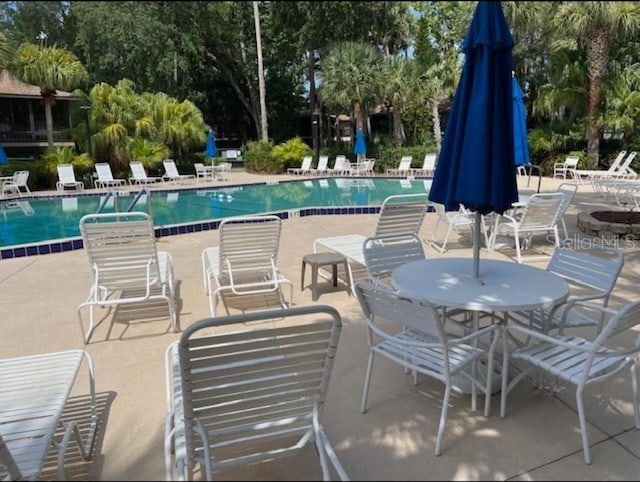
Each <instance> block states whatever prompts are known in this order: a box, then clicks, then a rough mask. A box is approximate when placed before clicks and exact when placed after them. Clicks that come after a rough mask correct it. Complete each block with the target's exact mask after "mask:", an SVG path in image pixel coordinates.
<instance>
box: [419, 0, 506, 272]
mask: <svg viewBox="0 0 640 482" xmlns="http://www.w3.org/2000/svg"><path fill="white" fill-rule="evenodd" d="M462 48H463V51H464V53H465V64H464V68H463V70H462V75H461V76H460V81H459V83H458V87H457V89H456V93H455V96H454V99H453V107H452V109H451V113H450V115H449V120H448V122H447V127H446V130H445V135H444V139H443V141H442V150H441V152H440V156H439V159H438V165H437V167H436V171H435V174H434V179H433V184H432V186H431V190H430V193H429V199H430V200H431V201H433V202H437V203H440V204H444V206H445V209H447V210H449V211H451V210H456V209H458V208H459V206H460V204H463V205H464V206H465V207H466V208H468V209H470V210H472V211H475V212H476V222H475V236H474V273H475V275H476V277H479V259H480V215H481V214H488V213H490V212H497V213H500V214H502V213H503V212H504V211H506V210H507V209H509V208H510V207H511V204H512V203H513V202H515V201H517V199H518V188H517V184H516V167H515V161H514V149H513V146H514V144H513V99H512V84H511V70H512V68H511V67H512V55H511V49H512V48H513V38H512V37H511V33H510V32H509V26H508V25H507V21H506V19H505V17H504V12H503V11H502V7H501V6H500V2H478V5H477V7H476V10H475V12H474V14H473V19H472V20H471V25H470V27H469V31H468V32H467V36H466V38H465V39H464V42H463V44H462Z"/></svg>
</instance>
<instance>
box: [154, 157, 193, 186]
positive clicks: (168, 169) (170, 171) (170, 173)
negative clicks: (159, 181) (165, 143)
mask: <svg viewBox="0 0 640 482" xmlns="http://www.w3.org/2000/svg"><path fill="white" fill-rule="evenodd" d="M162 165H163V166H164V176H162V177H163V178H164V179H166V180H167V181H170V182H180V183H183V182H185V181H187V182H188V181H193V180H194V179H195V176H194V175H193V174H180V173H179V172H178V168H177V167H176V163H175V162H174V160H173V159H165V160H164V161H162Z"/></svg>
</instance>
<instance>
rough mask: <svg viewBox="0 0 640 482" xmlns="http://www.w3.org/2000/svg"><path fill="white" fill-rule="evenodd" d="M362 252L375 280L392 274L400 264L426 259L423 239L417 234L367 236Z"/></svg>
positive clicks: (370, 274)
mask: <svg viewBox="0 0 640 482" xmlns="http://www.w3.org/2000/svg"><path fill="white" fill-rule="evenodd" d="M362 252H363V254H364V260H365V265H366V267H367V271H368V273H369V277H370V278H372V279H374V280H379V279H380V278H381V277H383V276H389V275H391V272H392V271H393V270H394V269H395V268H397V267H398V266H400V265H403V264H406V263H409V262H411V261H418V260H423V259H425V254H424V248H423V247H422V241H420V238H419V237H418V236H416V235H415V234H401V235H399V236H379V237H375V236H374V237H370V238H367V239H365V241H364V243H363V245H362Z"/></svg>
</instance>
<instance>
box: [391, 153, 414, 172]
mask: <svg viewBox="0 0 640 482" xmlns="http://www.w3.org/2000/svg"><path fill="white" fill-rule="evenodd" d="M412 162H413V156H402V158H401V159H400V164H399V165H398V167H397V168H396V169H387V174H395V175H408V174H411V173H412V170H411V163H412Z"/></svg>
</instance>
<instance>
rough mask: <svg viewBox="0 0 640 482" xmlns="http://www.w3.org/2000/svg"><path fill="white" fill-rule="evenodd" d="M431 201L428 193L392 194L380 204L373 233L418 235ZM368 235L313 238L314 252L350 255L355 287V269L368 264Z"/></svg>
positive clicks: (349, 260) (348, 259)
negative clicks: (366, 242)
mask: <svg viewBox="0 0 640 482" xmlns="http://www.w3.org/2000/svg"><path fill="white" fill-rule="evenodd" d="M428 205H429V199H428V197H427V194H426V193H423V194H401V195H394V196H389V197H388V198H386V199H385V200H384V201H383V203H382V206H381V207H380V214H379V215H378V221H377V224H376V228H375V230H374V232H373V236H394V235H402V234H416V235H417V234H418V231H420V228H421V227H422V222H423V221H424V216H425V212H426V210H427V206H428ZM366 239H367V236H363V235H361V234H349V235H345V236H332V237H328V238H318V239H316V240H314V242H313V252H314V253H317V252H318V249H319V248H323V249H325V250H329V251H335V252H338V253H340V254H343V255H344V256H346V258H347V261H348V263H347V265H348V267H349V279H350V280H351V289H352V291H353V290H354V273H353V270H354V268H356V267H363V268H364V266H365V265H366V262H365V259H364V253H363V245H364V242H365V240H366ZM354 292H355V291H354Z"/></svg>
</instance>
